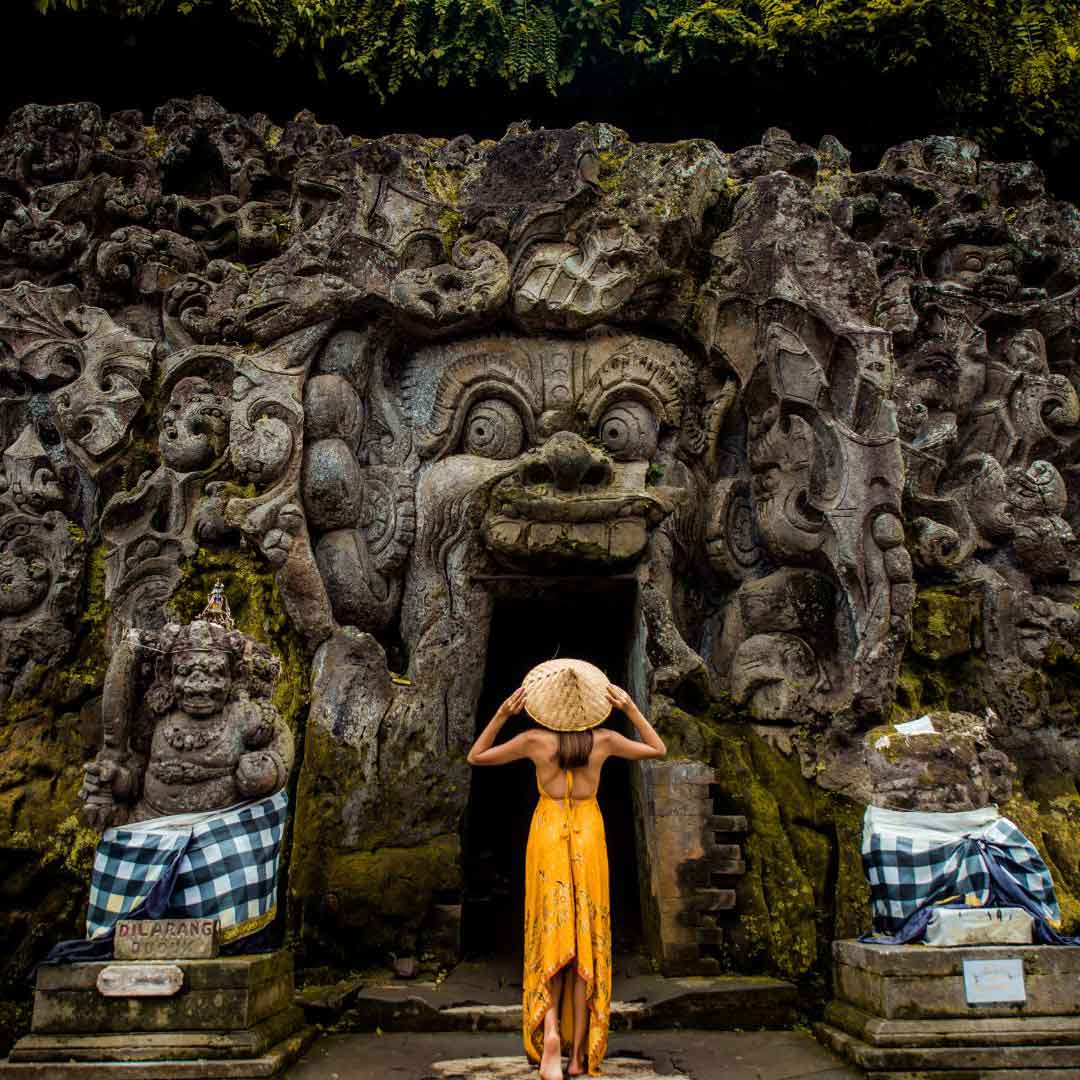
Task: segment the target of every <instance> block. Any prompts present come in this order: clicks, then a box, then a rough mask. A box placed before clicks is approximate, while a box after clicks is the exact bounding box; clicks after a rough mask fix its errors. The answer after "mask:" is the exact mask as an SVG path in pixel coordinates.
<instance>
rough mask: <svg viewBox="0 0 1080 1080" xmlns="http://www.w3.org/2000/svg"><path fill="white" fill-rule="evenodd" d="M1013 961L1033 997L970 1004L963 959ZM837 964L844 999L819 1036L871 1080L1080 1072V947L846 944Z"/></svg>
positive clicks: (1042, 1079) (997, 1078)
mask: <svg viewBox="0 0 1080 1080" xmlns="http://www.w3.org/2000/svg"><path fill="white" fill-rule="evenodd" d="M1012 957H1019V958H1020V959H1021V960H1022V962H1023V969H1024V988H1025V991H1026V1001H1024V1002H1023V1003H1012V1004H1007V1003H998V1004H989V1005H969V1004H968V1002H967V996H966V993H965V989H964V975H963V965H964V961H965V960H997V959H1005V958H1012ZM833 960H834V964H835V968H834V972H833V978H834V988H835V993H836V1000H835V1001H833V1002H832V1003H831V1004H830V1005H829V1006H828V1008H827V1009H826V1010H825V1021H824V1023H822V1024H819V1025H818V1028H817V1034H818V1037H819V1038H820V1039H821V1041H822V1042H824V1043H825V1044H826V1045H827V1046H829V1047H830V1048H831V1049H832V1050H834V1051H835V1052H837V1053H839V1054H841V1055H842V1056H843V1057H846V1058H847V1059H848V1060H849V1061H851V1062H852V1063H853V1064H855V1065H858V1066H859V1067H860V1068H862V1069H865V1070H866V1072H867V1077H868V1080H1006V1078H1011V1080H1019V1078H1020V1077H1026V1076H1038V1077H1039V1080H1061V1078H1064V1077H1070V1078H1074V1080H1075V1078H1076V1077H1077V1076H1080V948H1056V947H1051V946H1044V945H1007V946H992V947H986V946H983V947H971V948H956V949H944V948H932V947H928V946H923V945H863V944H861V943H859V942H857V941H837V942H835V943H834V945H833ZM1031 1070H1038V1071H1037V1072H1032V1071H1031Z"/></svg>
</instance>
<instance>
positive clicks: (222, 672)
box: [172, 650, 232, 716]
mask: <svg viewBox="0 0 1080 1080" xmlns="http://www.w3.org/2000/svg"><path fill="white" fill-rule="evenodd" d="M172 688H173V694H174V695H175V698H176V703H177V705H179V707H180V708H181V709H182V710H183V711H184V712H186V713H187V714H188V715H189V716H214V715H215V714H216V713H219V712H221V710H222V709H223V708H225V703H226V702H227V701H228V700H229V691H230V690H231V689H232V672H231V669H230V666H229V657H228V655H227V654H225V653H224V652H220V651H218V650H212V651H207V652H198V651H194V650H193V651H190V652H181V653H179V654H178V655H177V656H175V657H174V658H173V665H172Z"/></svg>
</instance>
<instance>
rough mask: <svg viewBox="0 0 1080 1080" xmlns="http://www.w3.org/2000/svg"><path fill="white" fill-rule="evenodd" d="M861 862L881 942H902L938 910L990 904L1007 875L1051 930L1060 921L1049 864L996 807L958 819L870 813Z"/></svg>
mask: <svg viewBox="0 0 1080 1080" xmlns="http://www.w3.org/2000/svg"><path fill="white" fill-rule="evenodd" d="M862 858H863V869H864V870H865V871H866V877H867V880H868V881H869V882H870V903H871V907H872V908H873V915H874V929H875V930H876V931H877V932H878V933H881V934H896V933H897V932H898V931H899V930H900V928H901V927H902V926H903V925H904V923H905V922H906V921H907V920H908V918H909V917H910V916H912V915H913V914H914V913H915V912H916V911H919V910H920V909H922V908H925V907H928V906H929V905H931V904H939V903H942V902H943V901H946V900H949V899H957V900H959V901H960V902H962V903H967V904H968V905H970V906H978V907H981V906H984V905H986V904H988V903H989V902H990V901H991V898H992V896H993V895H994V893H995V888H994V886H995V883H996V881H995V877H994V875H995V874H999V875H1000V874H1004V875H1005V877H1006V879H1007V883H1009V884H1011V885H1014V886H1015V887H1016V889H1017V890H1018V891H1019V892H1020V893H1022V894H1023V895H1024V896H1025V897H1026V898H1027V899H1028V900H1029V901H1030V902H1031V906H1032V907H1033V908H1034V909H1035V910H1036V911H1037V912H1038V913H1041V914H1042V917H1043V918H1045V919H1046V920H1047V921H1048V922H1049V923H1050V924H1051V926H1056V925H1057V924H1058V923H1059V922H1060V919H1061V911H1060V909H1059V908H1058V902H1057V897H1056V896H1055V894H1054V884H1053V881H1052V880H1051V877H1050V871H1049V870H1048V869H1047V867H1046V864H1045V863H1044V862H1043V860H1042V857H1041V856H1040V855H1039V853H1038V851H1036V850H1035V847H1034V845H1033V844H1032V843H1031V841H1030V840H1028V838H1027V837H1026V836H1025V835H1024V834H1023V833H1022V832H1021V831H1020V830H1019V829H1018V828H1017V827H1016V826H1015V825H1014V824H1013V823H1012V822H1011V821H1009V820H1008V818H1003V817H1000V816H999V815H998V813H997V808H996V807H987V808H985V809H983V810H975V811H971V812H967V813H956V814H929V813H915V812H904V811H898V810H883V809H881V808H880V807H875V806H870V807H867V810H866V816H865V818H864V819H863V844H862ZM991 864H992V865H991ZM997 881H998V882H999V881H1000V879H997ZM997 891H999V892H1000V889H999V890H997Z"/></svg>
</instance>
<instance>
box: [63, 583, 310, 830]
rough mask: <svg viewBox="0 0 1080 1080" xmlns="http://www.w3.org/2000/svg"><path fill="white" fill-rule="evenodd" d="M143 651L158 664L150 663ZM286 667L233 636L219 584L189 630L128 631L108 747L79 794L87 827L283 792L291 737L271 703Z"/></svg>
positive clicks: (109, 710)
mask: <svg viewBox="0 0 1080 1080" xmlns="http://www.w3.org/2000/svg"><path fill="white" fill-rule="evenodd" d="M140 654H150V655H151V656H156V659H153V660H152V661H151V662H150V663H149V664H146V663H144V661H143V658H142V656H141V655H140ZM147 666H149V667H150V668H151V669H152V672H153V676H152V681H151V682H150V685H149V687H148V688H146V689H145V694H143V693H142V692H141V691H142V688H141V687H140V686H139V685H138V683H139V677H140V674H141V672H142V670H143V668H144V667H147ZM279 666H280V665H279V662H278V660H277V659H276V658H275V657H274V655H273V653H272V652H271V651H270V650H269V649H268V648H267V647H266V646H265V645H260V644H259V643H258V642H256V641H253V640H252V639H251V638H249V637H247V636H246V635H244V634H241V633H240V632H239V631H237V630H235V629H234V627H233V624H232V617H231V615H230V614H229V610H228V602H227V601H226V600H225V599H224V595H223V592H222V586H221V584H220V583H219V584H218V585H217V586H215V589H214V591H213V593H211V595H210V598H209V600H208V603H207V606H206V608H205V609H204V610H203V612H202V614H201V615H200V616H199V618H197V619H195V620H194V621H193V622H191V623H189V624H188V625H186V626H181V625H179V624H176V623H170V624H169V625H168V626H166V627H165V628H164V629H163V630H161V631H158V632H142V633H140V632H139V631H135V630H132V631H130V632H129V634H128V636H127V637H126V638H125V640H124V641H123V642H122V643H121V644H120V645H119V647H118V648H117V649H116V650H115V651H114V653H113V656H112V659H111V661H110V663H109V671H108V673H107V675H106V682H105V697H104V700H103V703H102V709H103V716H102V719H103V726H104V742H103V746H102V748H101V751H100V752H99V753H98V755H97V757H96V758H95V760H94V761H93V762H91V763H90V764H88V765H87V766H86V780H85V783H84V786H83V792H82V797H83V799H84V801H85V807H84V810H83V816H84V817H85V819H86V820H87V822H88V823H89V824H91V825H93V826H95V827H96V828H98V829H103V828H105V826H106V825H110V824H111V825H116V824H124V823H127V822H135V821H144V820H147V819H149V818H156V817H165V816H168V815H170V814H181V813H190V812H193V811H206V810H223V809H225V808H226V807H230V806H233V805H235V804H237V803H240V802H243V801H244V800H247V799H255V798H262V797H264V796H267V795H272V794H273V793H274V792H276V791H280V790H281V788H283V787H284V786H285V784H286V782H287V781H288V778H289V771H290V769H291V768H292V763H293V738H292V733H291V732H290V730H289V728H288V727H287V726H286V725H285V724H284V723H283V722H282V719H281V717H280V716H279V715H278V713H277V710H276V709H275V708H274V706H273V705H272V704H271V702H270V700H269V698H270V695H271V693H272V692H273V688H274V683H275V681H276V679H277V676H278V670H279Z"/></svg>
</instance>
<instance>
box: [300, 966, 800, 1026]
mask: <svg viewBox="0 0 1080 1080" xmlns="http://www.w3.org/2000/svg"><path fill="white" fill-rule="evenodd" d="M623 988H624V992H625V993H626V994H627V997H625V998H622V997H620V998H617V999H616V1000H615V1001H614V1002H613V1003H612V1008H611V1028H612V1030H613V1031H629V1030H636V1031H641V1030H648V1031H656V1030H663V1029H667V1028H676V1027H687V1028H701V1029H706V1030H714V1031H733V1030H736V1029H742V1030H760V1029H762V1028H789V1027H791V1026H793V1024H794V1023H795V1010H796V1006H797V1004H798V992H797V990H796V989H795V987H794V986H793V985H792V984H791V983H789V982H785V981H783V980H781V979H770V978H746V977H741V976H727V977H725V976H719V977H705V976H693V977H688V978H670V979H669V978H663V977H661V976H639V977H636V978H634V979H627V980H624V981H623ZM619 989H620V987H619V986H618V985H617V986H616V991H618V990H619ZM507 997H509V1000H507ZM297 1003H298V1004H300V1005H301V1006H303V1005H304V1003H305V999H304V997H303V996H299V997H298V998H297ZM310 1018H311V1017H310V1016H309V1019H310ZM321 1019H322V1020H323V1022H325V1021H326V1017H325V1015H323V1016H322V1017H321ZM334 1025H335V1027H336V1028H337V1030H339V1031H375V1030H376V1029H378V1030H381V1031H384V1032H400V1031H428V1032H437V1031H472V1032H495V1031H520V1029H521V1004H520V1001H515V1000H514V999H513V997H510V996H509V994H507V995H506V996H505V997H504V998H503V1000H501V1001H494V1002H492V1001H476V1000H468V998H466V999H465V1000H462V998H461V997H460V996H458V997H457V999H456V1000H455V999H454V997H452V996H451V995H450V994H448V993H447V992H446V991H445V990H443V989H441V988H440V987H435V986H427V987H425V986H416V985H415V984H414V985H412V986H404V987H403V986H401V984H393V983H389V984H373V985H370V986H365V987H364V988H363V989H361V990H360V991H359V992H358V993H357V994H356V996H355V997H354V998H353V1000H352V1002H351V1004H350V1005H349V1007H348V1008H347V1009H345V1010H344V1011H343V1012H341V1013H340V1014H339V1015H338V1016H337V1018H336V1019H335V1020H334Z"/></svg>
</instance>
